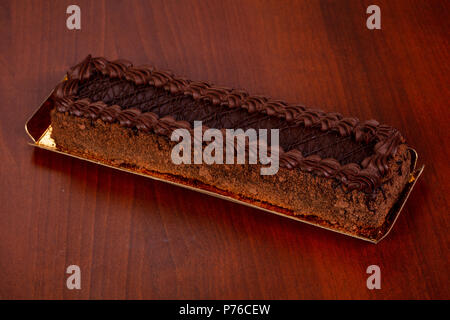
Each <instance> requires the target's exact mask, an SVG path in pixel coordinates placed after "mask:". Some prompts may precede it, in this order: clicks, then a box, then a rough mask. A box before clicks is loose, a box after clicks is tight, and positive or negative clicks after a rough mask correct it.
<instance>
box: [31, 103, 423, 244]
mask: <svg viewBox="0 0 450 320" xmlns="http://www.w3.org/2000/svg"><path fill="white" fill-rule="evenodd" d="M49 97H50V95H49V96H48V97H47V99H46V100H45V101H44V102H43V103H42V104H41V106H40V107H39V108H38V109H37V110H36V111H35V113H34V114H33V115H32V116H31V117H30V119H29V120H28V121H27V123H26V124H25V130H26V132H27V133H28V135H29V136H30V138H31V140H32V142H31V143H30V145H32V146H35V147H38V148H41V149H46V150H49V151H53V152H57V153H61V154H65V155H68V156H71V157H75V158H78V159H82V160H86V161H90V162H93V163H96V164H99V165H103V166H107V167H111V168H114V169H118V170H122V171H125V172H129V173H133V174H137V175H141V176H144V177H147V178H151V179H154V180H158V181H163V182H167V183H170V184H173V185H177V186H180V187H183V188H187V189H190V190H194V191H197V192H201V193H205V194H208V195H210V196H214V197H217V198H221V199H225V200H228V201H232V202H236V203H239V204H242V205H245V206H249V207H253V208H257V209H260V210H263V211H267V212H270V213H274V214H276V215H279V216H282V217H286V218H289V219H292V220H297V221H300V222H303V223H307V224H310V225H314V226H317V227H320V228H322V229H327V230H330V231H334V232H337V233H341V234H344V235H347V236H350V237H353V238H357V239H361V240H365V241H369V242H371V243H378V242H379V241H381V240H382V239H383V238H385V237H386V236H387V235H388V234H389V232H390V231H391V229H392V227H393V226H394V224H395V222H396V221H397V218H398V216H399V215H400V212H401V210H402V208H403V206H404V205H405V203H406V200H407V199H408V197H409V194H410V193H411V190H412V189H413V187H414V185H415V184H416V182H417V179H418V178H419V177H420V175H421V174H422V172H423V169H424V166H422V167H420V168H419V169H416V163H417V158H418V156H417V152H416V151H415V150H414V149H410V152H411V155H412V164H411V172H412V173H411V177H410V180H409V182H408V184H407V185H406V186H405V188H404V190H403V191H402V194H401V196H400V198H399V199H398V201H397V202H396V203H395V204H394V206H393V207H392V208H391V211H390V212H389V214H388V216H387V219H386V222H385V225H383V226H382V228H381V230H383V233H382V234H380V235H379V236H378V237H377V238H373V239H371V238H366V237H362V236H360V235H357V234H352V233H349V232H345V231H342V230H337V229H333V228H332V227H326V226H323V225H320V224H318V223H317V222H313V221H308V220H307V219H306V218H304V217H300V216H294V212H293V211H291V210H287V209H284V208H280V207H277V206H273V205H270V204H268V203H263V202H259V201H255V200H251V199H248V198H243V197H241V196H239V195H234V194H230V193H227V192H224V191H223V190H220V189H216V188H214V187H211V186H208V185H205V184H201V183H199V182H196V181H189V180H186V179H182V178H180V177H177V176H173V175H167V174H161V173H158V172H152V171H142V170H136V169H131V168H124V167H120V165H114V164H111V163H104V162H102V161H99V160H97V159H90V158H85V157H80V156H79V155H75V154H71V153H68V152H65V151H61V150H58V148H57V147H56V145H55V142H54V141H53V139H52V138H51V130H52V127H51V125H50V111H51V110H52V108H53V105H52V102H51V100H50V99H49Z"/></svg>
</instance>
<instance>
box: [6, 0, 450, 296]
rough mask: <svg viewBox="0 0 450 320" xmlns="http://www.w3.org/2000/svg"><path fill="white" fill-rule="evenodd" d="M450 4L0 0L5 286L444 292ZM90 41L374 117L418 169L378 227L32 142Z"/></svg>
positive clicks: (32, 289)
mask: <svg viewBox="0 0 450 320" xmlns="http://www.w3.org/2000/svg"><path fill="white" fill-rule="evenodd" d="M73 2H76V4H78V5H79V6H80V7H81V15H82V21H81V30H80V31H69V30H67V28H66V17H67V14H66V7H67V6H68V5H69V4H72V3H73ZM372 2H374V3H376V4H378V5H379V6H380V7H381V15H382V30H376V31H371V30H368V29H367V28H366V25H365V23H366V18H367V15H366V13H365V11H366V8H367V6H368V5H369V4H372ZM448 16H449V6H448V1H399V0H396V1H380V0H377V1H356V0H355V1H344V0H336V1H314V0H308V1H289V2H288V1H278V0H276V1H210V0H209V1H145V2H144V1H1V2H0V36H1V37H0V38H1V41H0V48H1V55H0V98H1V99H0V101H1V105H0V108H1V117H0V124H1V127H0V168H1V171H0V298H3V299H16V298H25V299H29V298H31V299H37V298H45V299H73V298H87V299H102V298H113V299H122V298H131V299H135V298H136V299H142V298H145V299H165V298H169V299H170V298H187V299H197V298H206V299H221V298H239V299H242V298H250V299H253V298H267V299H305V298H306V299H322V298H329V299H336V298H350V299H361V298H364V299H365V298H368V299H375V298H376V299H391V298H406V299H416V298H425V299H430V298H445V299H448V298H450V294H449V284H450V281H449V270H450V268H449V204H448V194H449V191H450V190H449V183H448V179H449V166H448V159H449V156H450V155H449V148H448V141H449V124H448V123H449V122H448V120H449V112H448V110H449V101H450V95H449V71H450V70H449V31H450V30H449V22H448V21H449V20H448ZM88 53H92V54H93V55H95V56H97V55H101V56H106V57H108V58H111V59H115V58H119V57H121V58H126V59H129V60H131V61H133V62H134V63H135V64H143V63H146V64H153V65H156V66H158V67H160V68H164V69H170V70H172V71H174V72H175V73H177V74H180V75H183V76H186V77H188V78H191V79H196V80H207V81H210V82H213V83H217V84H220V85H225V86H233V87H238V88H246V89H248V90H249V91H250V92H252V93H255V94H264V95H268V96H272V97H274V98H279V99H283V100H286V101H289V102H300V103H303V104H304V105H307V106H311V107H317V108H321V109H324V110H330V111H331V110H335V111H338V112H341V113H343V114H344V115H348V116H357V117H359V118H360V119H371V118H375V119H378V120H379V121H380V122H385V123H388V124H390V125H393V126H395V127H397V128H399V129H400V130H401V131H402V133H403V134H404V136H405V137H406V138H407V140H408V142H409V144H410V145H411V146H413V147H414V148H416V149H417V151H418V153H419V162H420V163H424V164H426V168H425V171H424V174H423V176H422V178H421V181H419V183H418V184H417V186H416V188H415V190H414V191H413V192H412V194H411V197H410V199H409V201H408V203H407V204H406V206H405V208H404V210H403V212H402V214H401V216H400V217H399V219H398V221H397V224H396V226H395V227H394V229H393V231H392V232H391V234H390V235H389V236H388V237H387V238H386V239H385V240H383V241H382V242H381V243H379V244H378V245H373V244H370V243H366V242H363V241H360V240H356V239H352V238H349V237H346V236H342V235H339V234H335V233H332V232H329V231H325V230H321V229H319V228H316V227H312V226H308V225H305V224H302V223H297V222H295V221H291V220H289V219H284V218H281V217H278V216H275V215H271V214H269V213H264V212H262V211H259V210H255V209H249V208H247V207H244V206H240V205H237V204H233V203H229V202H226V201H223V200H219V199H216V198H213V197H209V196H205V195H202V194H198V193H196V192H192V191H187V190H184V189H181V188H178V187H174V186H171V185H168V184H165V183H161V182H155V181H152V180H150V179H146V178H143V177H139V176H133V175H131V174H126V173H123V172H119V171H116V170H113V169H109V168H104V167H100V166H97V165H94V164H90V163H87V162H83V161H80V160H76V159H71V158H68V157H65V156H62V155H58V154H54V153H51V152H47V151H43V150H38V149H35V148H33V147H31V146H29V145H28V142H30V140H29V138H28V137H27V135H26V134H25V131H24V124H25V122H26V120H27V118H28V117H29V116H30V115H31V114H32V113H33V112H34V110H35V109H36V108H37V107H38V106H39V104H40V103H41V102H42V101H43V99H44V98H45V97H46V96H47V94H48V93H49V92H50V91H51V90H52V88H53V87H54V86H55V85H56V83H57V82H58V81H59V80H60V79H61V77H62V76H63V74H64V72H65V70H66V69H67V68H68V67H69V66H71V65H73V64H74V63H77V62H79V61H80V60H81V59H82V58H84V57H85V56H86V55H87V54H88ZM71 264H76V265H79V266H80V268H81V286H82V288H81V290H72V291H71V290H68V289H67V288H66V285H65V281H66V278H67V275H66V274H65V270H66V268H67V266H68V265H71ZM372 264H376V265H379V266H380V268H381V285H382V288H381V290H368V289H367V288H366V278H367V277H368V275H367V274H366V268H367V267H368V266H369V265H372Z"/></svg>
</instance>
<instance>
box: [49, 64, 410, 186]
mask: <svg viewBox="0 0 450 320" xmlns="http://www.w3.org/2000/svg"><path fill="white" fill-rule="evenodd" d="M53 98H54V101H55V106H56V110H57V111H58V112H68V113H69V114H70V115H73V116H77V117H86V118H90V119H92V120H96V119H101V120H102V121H104V122H107V123H118V124H119V125H121V126H124V127H127V128H135V129H137V130H139V131H142V132H155V133H157V134H161V135H165V136H169V137H170V135H171V133H172V131H173V130H175V129H178V128H185V129H189V130H192V129H193V128H192V124H193V121H194V120H201V121H203V124H204V130H206V129H207V128H208V127H211V128H217V129H222V130H225V128H235V129H237V128H242V129H244V130H246V129H248V128H255V129H258V128H267V129H271V128H278V129H280V145H281V150H280V166H281V167H285V168H288V169H293V168H300V169H301V170H305V171H308V172H311V173H313V174H316V175H319V176H322V177H327V178H334V179H336V180H338V181H340V182H342V183H343V184H344V185H345V186H346V187H347V188H348V189H349V190H354V189H356V190H361V191H363V192H366V193H373V192H374V191H375V190H376V188H377V187H379V186H380V184H381V180H382V177H383V176H384V175H385V174H386V173H387V172H388V170H389V168H388V161H389V159H391V157H392V156H393V155H395V153H396V151H397V149H398V146H399V145H400V144H401V143H404V139H403V137H402V136H401V134H400V133H399V132H398V131H397V130H396V129H394V128H392V127H390V126H387V125H382V124H379V123H378V122H377V121H375V120H369V121H365V122H360V121H359V120H358V119H356V118H346V117H343V116H342V115H340V114H338V113H325V112H323V111H320V110H314V109H309V108H305V107H303V106H300V105H295V104H287V103H285V102H283V101H278V100H271V99H269V98H266V97H261V96H252V95H250V94H248V93H247V92H246V91H243V90H236V89H232V88H224V87H218V86H214V85H210V84H208V83H205V82H199V81H190V80H186V79H183V78H180V77H176V76H174V75H173V74H172V73H171V72H166V71H159V70H156V69H154V68H153V67H149V66H140V67H135V66H133V65H132V64H131V63H130V62H128V61H125V60H118V61H108V60H106V59H105V58H101V57H98V58H92V57H91V56H90V55H89V56H87V57H86V58H85V59H84V60H83V61H82V62H81V63H79V64H77V65H76V66H74V67H72V68H71V69H70V70H69V72H68V73H67V80H66V81H63V82H62V83H60V84H59V85H58V86H57V87H56V88H55V90H54V93H53Z"/></svg>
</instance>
